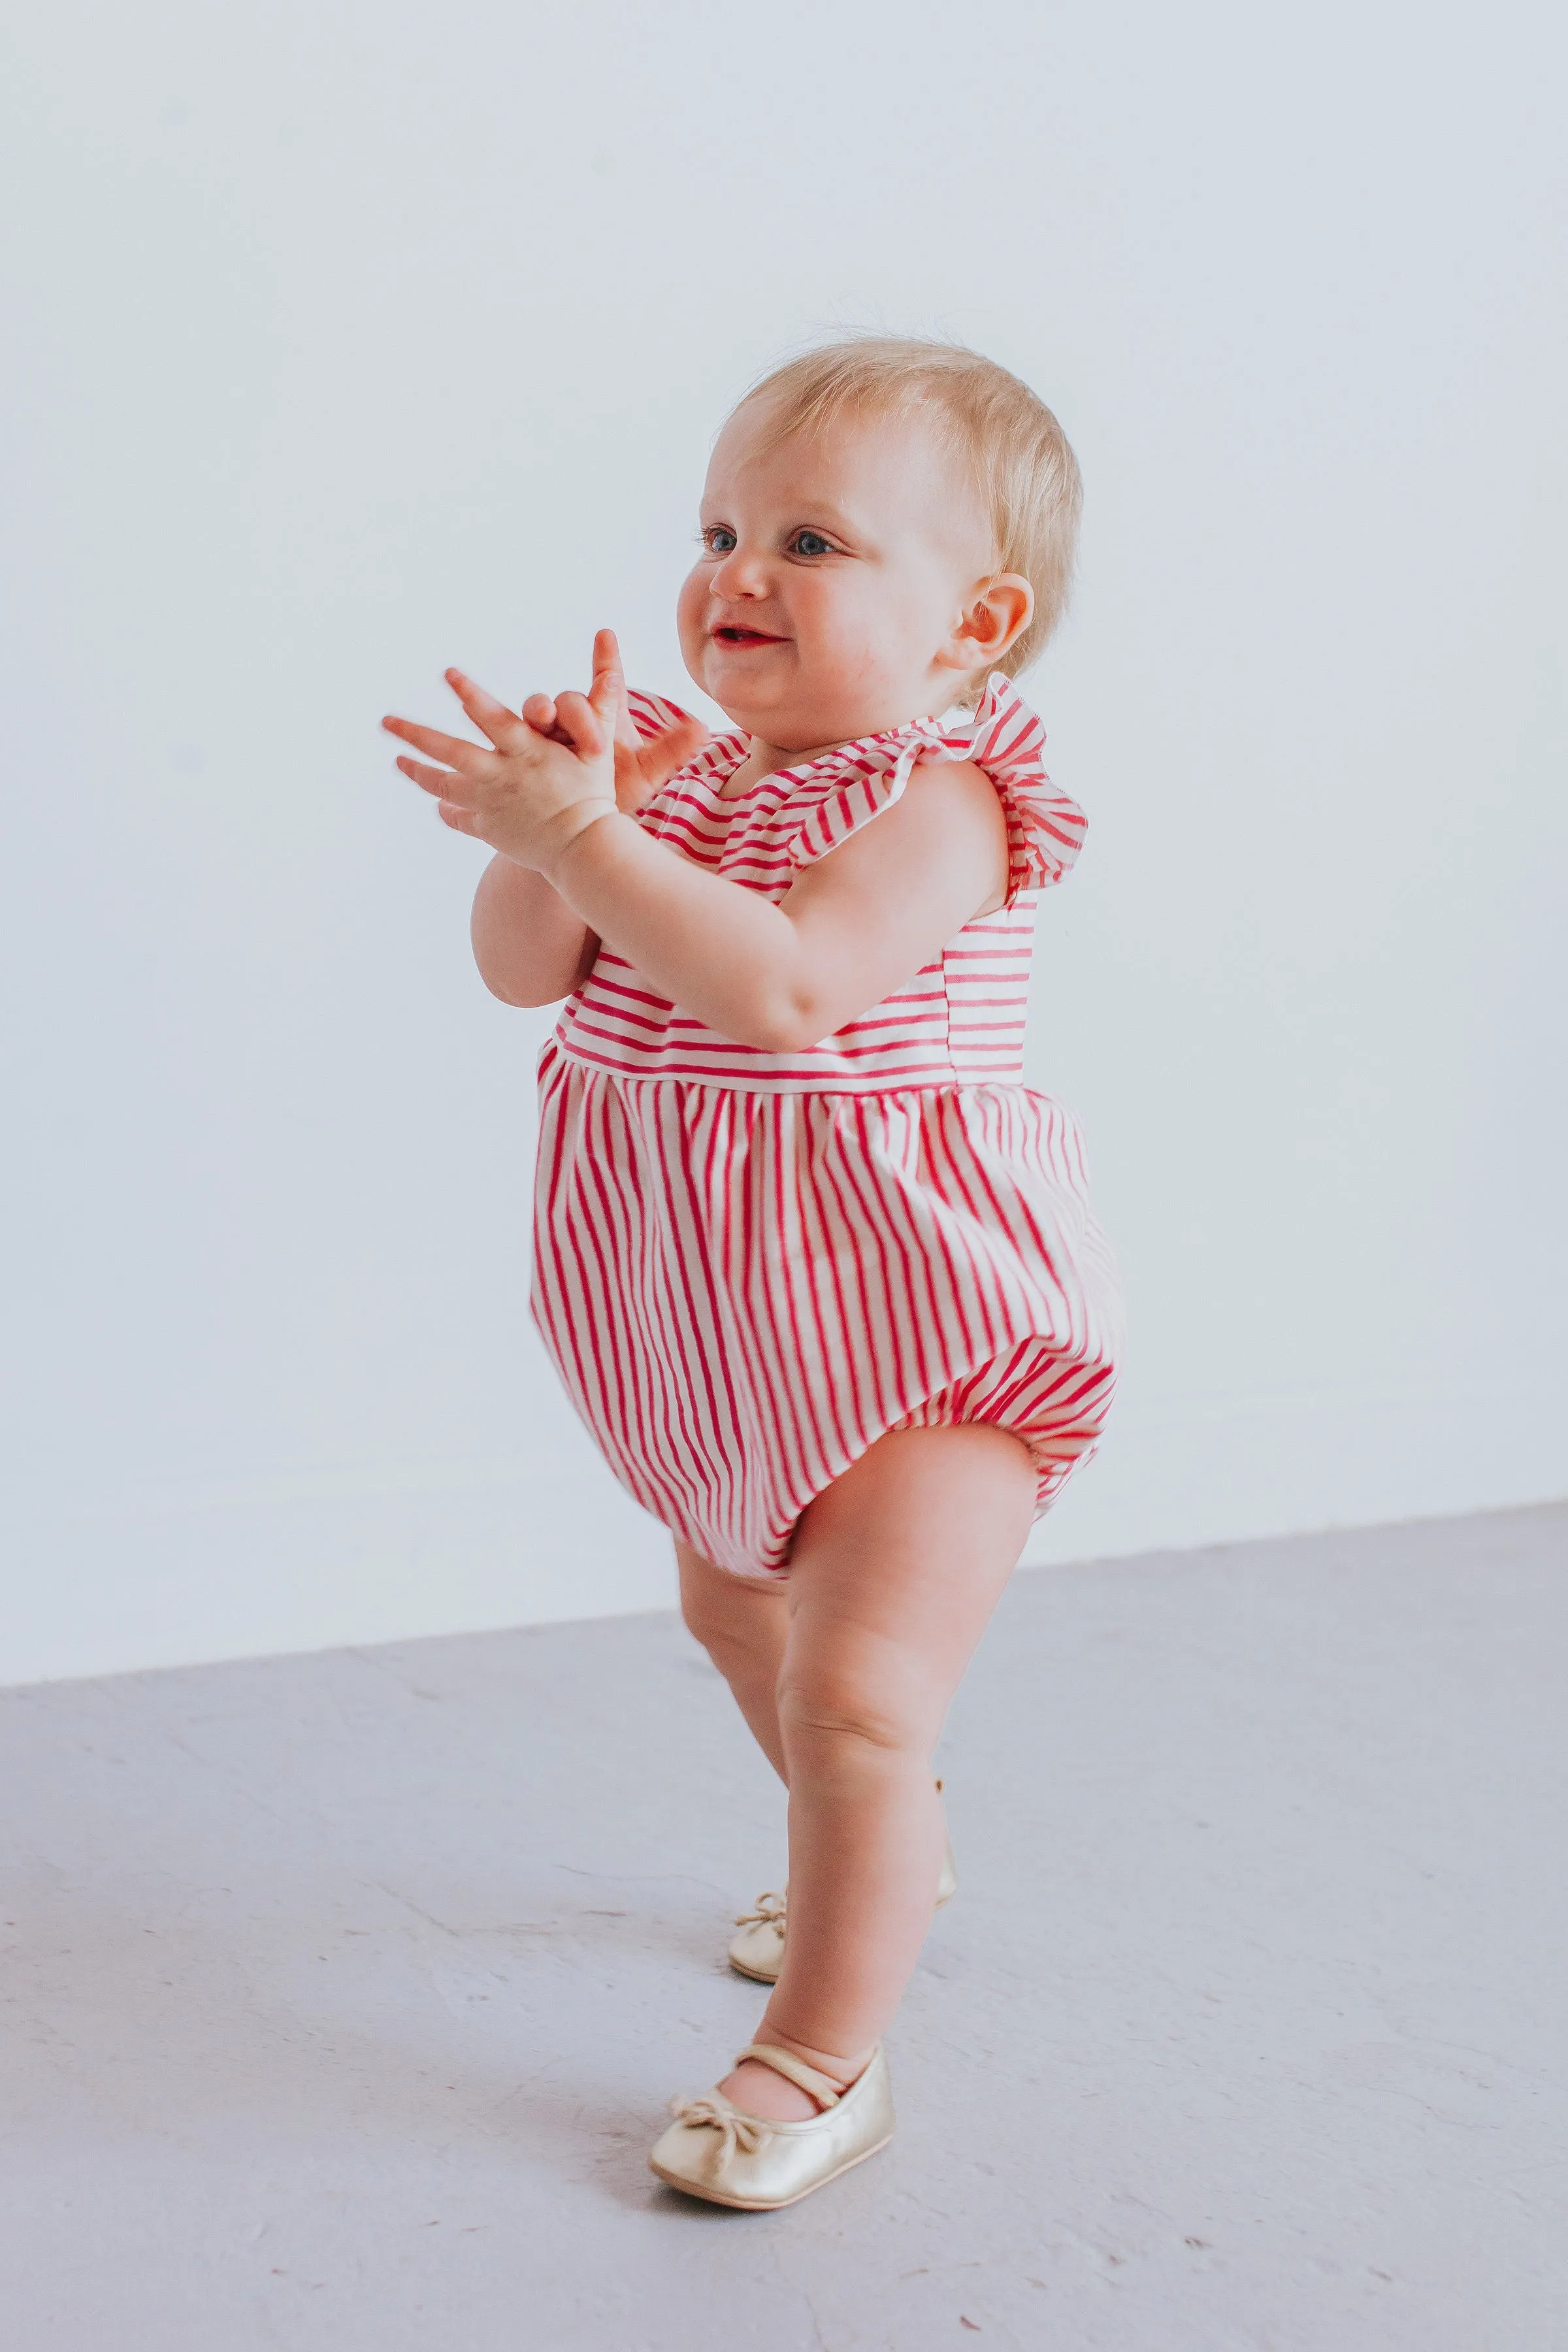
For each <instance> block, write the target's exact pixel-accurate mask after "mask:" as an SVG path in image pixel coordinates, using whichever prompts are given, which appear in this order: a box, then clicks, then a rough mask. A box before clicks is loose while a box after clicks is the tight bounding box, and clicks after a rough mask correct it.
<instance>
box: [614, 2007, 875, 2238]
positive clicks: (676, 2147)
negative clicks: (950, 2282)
mask: <svg viewBox="0 0 1568 2352" xmlns="http://www.w3.org/2000/svg"><path fill="white" fill-rule="evenodd" d="M742 2058H760V2059H761V2060H762V2062H763V2065H764V2066H771V2067H772V2068H773V2073H774V2074H782V2075H783V2076H784V2079H785V2081H786V2082H790V2083H794V2084H797V2085H798V2087H799V2088H800V2089H801V2090H803V2091H805V2092H806V2093H807V2094H808V2095H810V2096H811V2097H812V2098H814V2099H816V2100H817V2101H818V2102H819V2104H820V2105H821V2109H822V2112H821V2114H820V2115H816V2116H807V2117H806V2119H805V2122H804V2123H775V2122H774V2121H773V2119H772V2118H771V2117H766V2116H748V2115H743V2114H742V2111H741V2109H740V2108H739V2107H737V2106H733V2105H731V2102H730V2101H729V2100H728V2099H727V2098H726V2097H725V2096H724V2094H723V2093H722V2091H707V2092H705V2093H704V2094H703V2095H702V2096H701V2097H700V2098H697V2099H672V2100H671V2101H670V2103H669V2111H670V2113H671V2115H672V2116H674V2117H675V2121H674V2122H673V2123H672V2124H671V2125H670V2126H669V2129H668V2131H667V2132H666V2133H665V2135H664V2137H663V2138H662V2139H660V2140H659V2141H658V2142H657V2144H656V2145H655V2147H654V2148H653V2151H652V2153H651V2154H650V2156H649V2158H648V2162H649V2164H650V2165H651V2166H652V2167H653V2169H654V2170H655V2172H657V2173H658V2177H659V2179H661V2180H663V2181H668V2185H669V2186H670V2188H671V2189H682V2190H683V2191H684V2192H685V2194H686V2195H687V2196H688V2197H701V2198H703V2199H705V2200H707V2202H708V2203H709V2204H710V2205H732V2206H735V2207H737V2208H738V2209H739V2210H741V2211H742V2212H744V2213H773V2212H775V2211H776V2210H778V2208H779V2207H780V2206H781V2205H794V2204H795V2203H797V2202H798V2200H800V2199H801V2198H802V2197H809V2196H810V2195H811V2192H812V2190H813V2189H823V2188H826V2185H827V2183H828V2181H830V2180H837V2178H838V2176H839V2174H840V2173H841V2172H847V2171H848V2169H849V2168H850V2166H851V2165H853V2164H863V2163H864V2162H865V2160H866V2158H867V2157H868V2156H875V2155H876V2153H877V2151H878V2149H879V2148H882V2147H887V2145H888V2142H889V2140H890V2139H891V2138H892V2137H893V2130H894V2123H895V2118H894V2115H893V2098H892V2092H891V2089H890V2088H889V2082H888V2062H887V2059H886V2057H885V2056H884V2055H883V2053H882V2045H881V2043H880V2042H879V2043H878V2045H877V2047H876V2049H875V2050H874V2051H873V2052H872V2053H871V2063H870V2064H869V2065H868V2066H867V2067H866V2069H865V2070H864V2072H863V2073H861V2074H858V2075H857V2076H856V2078H855V2080H854V2082H853V2083H851V2084H850V2085H849V2088H848V2089H847V2091H841V2090H840V2089H839V2087H838V2085H837V2083H835V2082H833V2081H832V2080H831V2079H830V2078H829V2077H828V2076H827V2075H826V2074H818V2072H817V2070H816V2067H815V2066H807V2065H805V2064H804V2063H803V2062H802V2061H801V2060H800V2059H798V2058H794V2057H791V2055H790V2053H789V2052H788V2051H787V2050H775V2049H774V2048H773V2045H772V2044H771V2043H770V2042H751V2043H750V2044H749V2045H748V2046H747V2048H745V2049H744V2050H742V2053H741V2055H740V2057H739V2058H737V2059H736V2061H735V2063H736V2065H737V2066H738V2065H739V2064H740V2063H741V2060H742Z"/></svg>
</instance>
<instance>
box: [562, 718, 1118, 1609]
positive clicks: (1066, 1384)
mask: <svg viewBox="0 0 1568 2352" xmlns="http://www.w3.org/2000/svg"><path fill="white" fill-rule="evenodd" d="M632 708H633V715H634V717H635V719H636V721H637V726H638V728H639V730H641V732H642V733H643V734H644V735H645V736H646V735H651V734H654V733H657V732H658V731H659V730H660V729H661V728H663V727H665V726H668V724H669V723H670V722H671V720H672V719H675V718H676V717H678V716H679V713H678V711H677V710H676V708H675V706H674V705H672V704H670V703H668V702H663V701H660V700H658V698H654V697H652V696H646V695H638V696H634V697H633V698H632ZM1044 741H1045V734H1044V730H1043V729H1042V727H1041V725H1040V722H1039V719H1037V717H1036V715H1035V713H1034V712H1033V711H1032V710H1030V709H1029V708H1028V707H1027V705H1026V703H1024V702H1023V701H1022V700H1021V699H1020V698H1019V696H1018V694H1017V692H1016V688H1014V687H1013V685H1012V683H1011V681H1010V680H1009V679H1008V678H1006V677H1004V676H1003V675H1002V674H1001V673H1000V672H997V673H995V674H994V676H993V677H992V678H991V679H990V681H989V683H988V685H987V687H986V689H985V692H984V698H983V699H982V701H981V703H980V707H979V709H978V710H977V711H976V712H974V713H973V714H969V713H959V714H950V715H949V716H948V717H947V718H946V719H916V720H914V721H912V722H911V723H910V725H908V726H904V727H899V728H894V729H892V730H889V732H888V733H886V734H882V735H875V736H870V737H868V738H867V739H866V740H864V741H862V742H858V743H851V744H847V745H844V746H841V747H840V748H839V749H838V750H837V751H830V752H827V753H826V754H825V755H824V756H823V757H822V758H820V759H817V760H813V761H808V762H807V763H805V765H803V766H801V767H798V768H789V769H784V770H781V771H779V772H777V773H775V774H773V775H771V776H765V777H763V779H762V781H761V782H758V783H756V784H753V785H752V786H751V787H750V788H749V789H748V790H747V791H745V792H743V793H741V794H739V795H738V796H737V797H735V798H734V799H729V800H727V799H725V798H723V797H722V795H721V786H722V785H723V784H724V782H725V781H726V779H727V778H729V777H730V776H731V775H733V773H734V772H735V770H736V769H737V768H738V767H739V766H740V765H741V762H742V761H743V760H744V759H745V757H746V756H747V753H748V752H749V751H750V748H751V746H750V740H749V738H748V737H746V736H744V735H740V734H733V735H725V736H721V737H718V738H716V739H715V740H712V741H710V742H709V743H708V744H706V745H705V746H704V747H703V749H702V750H701V751H700V752H699V753H698V755H697V757H696V758H695V759H694V760H692V761H690V763H689V765H688V766H687V767H685V768H684V769H682V771H681V772H680V773H679V775H678V776H675V777H673V778H671V780H670V781H669V782H668V783H666V784H665V785H664V786H663V787H662V788H661V789H660V791H658V793H656V794H655V795H654V796H653V798H652V799H651V800H649V801H648V802H647V803H646V805H645V806H644V807H643V808H642V809H641V810H640V811H639V812H638V821H639V823H641V824H643V825H645V826H646V827H647V830H648V831H649V832H650V833H652V834H654V835H656V836H657V837H658V838H659V839H660V840H663V841H666V842H668V843H669V844H670V845H671V846H672V847H674V848H676V849H679V851H680V852H681V853H682V855H684V856H687V857H689V858H691V859H692V860H693V861H694V862H695V863H696V864H698V865H700V866H706V867H708V868H709V869H710V871H711V872H713V873H717V874H721V875H723V876H724V877H725V878H726V879H727V880H729V881H731V882H737V883H739V884H741V885H742V887H744V888H746V889H749V890H757V891H760V892H761V893H762V894H763V896H764V897H766V898H771V899H774V900H777V899H779V898H783V897H784V893H785V892H786V891H787V889H788V888H789V886H790V884H791V882H792V880H793V879H794V877H795V875H796V874H797V873H798V872H799V871H800V869H801V868H802V867H803V866H809V865H811V864H812V863H813V862H814V861H815V860H816V858H819V857H823V856H826V855H827V853H828V852H829V851H830V850H831V849H833V848H834V847H836V846H837V844H838V843H839V842H841V841H844V840H846V839H847V836H848V835H850V834H852V833H855V832H857V831H858V829H859V827H860V826H862V825H865V824H870V823H871V822H872V820H873V819H874V818H875V817H876V816H877V815H878V814H879V811H881V810H882V809H885V808H887V807H889V805H890V803H892V802H894V801H896V800H897V799H898V797H899V795H900V793H901V792H902V791H903V789H904V785H905V782H906V781H907V779H908V777H909V774H910V769H911V768H912V767H913V766H914V764H915V762H916V761H920V760H973V761H975V762H976V764H977V765H978V766H979V767H980V768H981V769H982V770H983V771H984V773H985V774H986V775H987V776H989V777H990V779H991V781H992V782H993V783H994V785H995V787H996V790H997V792H998V793H999V794H1000V795H1001V798H1002V802H1003V806H1004V809H1005V814H1006V819H1007V840H1008V866H1009V874H1008V885H1007V903H1006V905H1005V907H1004V908H1001V909H999V910H998V911H997V912H996V913H994V914H990V915H984V916H981V917H980V918H978V919H976V920H975V921H973V922H971V923H967V924H965V925H964V927H963V929H962V930H961V931H959V932H958V933H957V934H956V935H955V937H954V938H953V939H952V940H950V941H949V942H948V944H947V946H946V947H945V948H944V949H943V950H942V953H941V954H940V955H939V956H937V957H936V958H934V959H933V961H931V962H930V963H928V964H927V965H926V966H925V968H924V969H923V971H919V972H917V973H916V974H915V976H914V978H913V979H912V980H910V982H908V984H907V985H906V986H904V987H903V988H900V989H899V990H897V991H896V992H895V993H894V994H893V995H891V996H889V997H887V998H885V999H884V1000H883V1002H882V1003H880V1004H878V1005H875V1006H873V1007H872V1009H871V1010H870V1011H869V1012H867V1013H861V1014H860V1015H859V1017H858V1019H856V1020H854V1021H851V1022H849V1023H847V1024H846V1026H845V1027H844V1028H842V1029H840V1030H838V1031H837V1032H836V1033H835V1034H834V1035H832V1036H830V1037H825V1038H824V1039H823V1040H822V1041H821V1043H820V1044H818V1045H812V1046H809V1047H807V1048H805V1050H804V1051H802V1052H800V1053H795V1054H773V1053H767V1052H764V1051H763V1050H761V1049H760V1048H758V1047H756V1046H752V1045H737V1044H736V1043H735V1042H734V1041H733V1040H732V1039H731V1038H728V1037H723V1036H721V1035H720V1034H718V1032H717V1031H715V1030H712V1029H710V1028H708V1027H707V1026H706V1025H705V1024H704V1023H702V1022H700V1021H698V1020H694V1019H693V1018H692V1017H691V1015H690V1014H689V1013H683V1012H681V1011H680V1010H679V1007H678V1006H676V1005H674V1004H672V1003H669V1001H668V999H667V998H665V997H663V996H661V995H660V994H659V993H658V991H657V990H656V989H654V988H651V987H650V986H649V985H648V983H647V981H646V980H645V979H644V978H643V977H642V975H641V974H640V973H639V972H637V971H635V970H634V969H633V967H632V966H631V965H630V964H629V963H627V962H626V960H625V958H624V957H622V956H619V955H617V954H616V952H615V951H614V950H613V949H611V948H609V947H607V946H605V947H601V949H600V950H599V953H598V956H597V958H596V960H595V964H594V968H593V970H592V971H591V972H590V973H589V975H588V978H587V979H586V981H584V982H583V984H582V986H581V987H580V988H578V990H577V991H576V992H575V993H574V995H573V996H571V997H569V998H568V1000H567V1002H566V1004H565V1006H564V1008H563V1012H562V1014H561V1018H560V1021H559V1023H558V1024H557V1026H556V1028H555V1031H554V1034H553V1035H552V1037H550V1039H549V1040H548V1041H547V1042H546V1044H545V1046H544V1048H543V1051H542V1054H541V1055H540V1057H539V1081H540V1141H539V1162H538V1173H537V1178H536V1186H535V1202H534V1254H533V1285H532V1301H531V1304H532V1313H533V1318H534V1320H535V1322H536V1323H537V1325H538V1327H539V1329H540V1331H541V1333H542V1337H543V1339H544V1343H545V1346H546V1347H547V1349H549V1351H550V1354H551V1356H552V1358H553V1360H554V1362H555V1365H556V1368H557V1370H559V1372H560V1374H561V1377H562V1380H563V1381H564V1383H565V1385H566V1389H567V1391H568V1393H569V1394H570V1396H571V1398H572V1401H573V1402H574V1405H575V1406H576V1408H577V1411H578V1412H579V1413H580V1414H581V1415H582V1417H583V1419H584V1422H585V1423H586V1424H587V1427H588V1429H589V1431H590V1433H591V1434H592V1435H593V1437H594V1439H595V1443H596V1444H597V1445H598V1446H599V1448H600V1450H601V1452H602V1453H603V1454H604V1455H605V1460H606V1461H607V1462H608V1463H609V1465H610V1467H611V1469H612V1470H613V1471H614V1472H615V1474H616V1477H617V1478H618V1479H619V1480H620V1481H621V1483H622V1485H623V1486H625V1487H626V1489H627V1490H628V1492H629V1493H630V1494H631V1495H633V1496H635V1498H636V1499H637V1502H638V1503H640V1504H641V1505H642V1507H643V1508H644V1509H645V1510H647V1511H649V1512H651V1513H652V1514H653V1516H654V1517H656V1518H658V1519H659V1520H662V1522H663V1523H664V1525H665V1526H666V1527H667V1528H670V1529H671V1530H672V1531H673V1532H674V1533H675V1534H676V1535H678V1536H679V1537H681V1538H684V1540H685V1541H686V1542H687V1543H689V1544H690V1545H692V1546H693V1547H694V1548H695V1549H697V1550H698V1551H699V1552H700V1553H702V1554H703V1555H704V1557H705V1558H706V1559H710V1560H711V1561H713V1562H714V1563H715V1564H716V1565H717V1566H718V1567H721V1568H724V1569H729V1570H733V1571H734V1572H735V1573H736V1574H738V1575H742V1576H756V1577H778V1576H782V1575H784V1574H786V1573H787V1563H788V1559H789V1549H790V1543H791V1539H792V1538H793V1535H794V1531H795V1524H796V1521H797V1520H798V1519H799V1517H800V1515H801V1513H802V1511H803V1510H804V1509H805V1507H806V1505H807V1504H808V1503H809V1502H810V1501H811V1500H812V1498H813V1496H816V1495H818V1494H820V1493H821V1492H822V1490H823V1488H824V1487H826V1486H829V1485H830V1484H831V1483H832V1481H833V1480H834V1479H835V1478H837V1477H838V1476H839V1475H841V1474H842V1473H843V1472H844V1471H845V1470H847V1468H848V1467H849V1465H850V1464H851V1463H852V1462H854V1461H856V1460H857V1459H858V1456H859V1455H860V1454H863V1453H865V1451H866V1449H867V1448H868V1446H869V1445H870V1444H872V1443H873V1442H874V1441H875V1439H877V1438H878V1437H879V1436H880V1435H881V1434H882V1433H883V1432H884V1431H886V1430H889V1429H907V1428H911V1427H917V1426H920V1425H922V1424H927V1423H937V1422H957V1421H984V1422H994V1423H999V1424H1000V1425H1001V1426H1002V1427H1003V1428H1005V1429H1009V1430H1012V1431H1014V1432H1015V1433H1016V1434H1017V1435H1018V1436H1019V1437H1020V1438H1021V1439H1022V1440H1023V1441H1024V1443H1025V1444H1026V1445H1027V1447H1028V1449H1029V1452H1030V1454H1031V1455H1032V1457H1033V1459H1034V1462H1035V1465H1036V1467H1037V1474H1038V1486H1037V1501H1036V1516H1037V1517H1038V1516H1039V1514H1040V1512H1042V1511H1044V1510H1045V1509H1046V1507H1047V1505H1048V1504H1049V1503H1050V1502H1051V1500H1052V1499H1053V1497H1054V1496H1056V1494H1057V1493H1058V1490H1059V1489H1060V1487H1061V1486H1062V1484H1063V1482H1064V1481H1065V1480H1066V1478H1067V1477H1068V1474H1069V1473H1070V1471H1071V1470H1072V1468H1073V1466H1074V1465H1075V1464H1076V1463H1079V1462H1081V1461H1082V1460H1084V1459H1085V1457H1086V1456H1087V1455H1088V1454H1090V1453H1091V1452H1092V1451H1093V1449H1094V1445H1095V1443H1096V1440H1097V1438H1098V1435H1099V1433H1100V1426H1101V1423H1103V1421H1104V1418H1105V1414H1106V1411H1107V1408H1108V1406H1109V1404H1110V1391H1111V1388H1112V1384H1113V1381H1114V1378H1115V1359H1116V1351H1117V1345H1118V1339H1119V1332H1120V1301H1119V1294H1118V1290H1117V1284H1116V1275H1115V1269H1114V1266H1113V1264H1112V1261H1111V1257H1110V1251H1109V1249H1108V1247H1107V1245H1106V1243H1105V1241H1104V1238H1103V1236H1102V1234H1100V1229H1099V1227H1098V1225H1097V1224H1096V1223H1095V1221H1094V1218H1093V1216H1092V1214H1091V1213H1090V1211H1089V1202H1088V1197H1087V1188H1086V1178H1085V1171H1084V1161H1083V1146H1082V1140H1081V1138H1080V1136H1079V1129H1078V1127H1077V1124H1076V1122H1075V1121H1074V1119H1073V1118H1072V1117H1071V1115H1070V1114H1069V1113H1068V1111H1066V1110H1064V1109H1063V1108H1062V1107H1061V1106H1060V1105H1059V1104H1058V1103H1056V1102H1053V1101H1052V1100H1051V1099H1050V1097H1048V1096H1046V1095H1043V1094H1039V1093H1037V1092H1036V1091H1035V1090H1034V1089H1033V1088H1032V1087H1026V1086H1025V1085H1024V1084H1023V1083H1022V1076H1021V1072H1022V1061H1021V1052H1022V1045H1023V1032H1024V1015H1025V1007H1026V994H1027V989H1028V976H1029V954H1030V947H1031V942H1032V935H1033V930H1034V920H1035V912H1036V908H1037V903H1038V897H1039V892H1040V890H1041V889H1042V888H1043V887H1045V886H1046V885H1047V884H1048V883H1052V882H1056V881H1058V880H1059V879H1060V877H1061V876H1062V875H1063V874H1064V873H1065V872H1066V871H1067V869H1068V866H1070V865H1071V864H1072V862H1073V859H1074V858H1075V857H1076V856H1077V855H1078V851H1079V845H1080V844H1081V841H1082V838H1083V832H1084V819H1083V815H1082V813H1081V811H1079V809H1078V808H1077V807H1076V806H1075V805H1074V803H1072V802H1071V801H1069V800H1068V799H1066V798H1065V797H1064V796H1063V795H1062V794H1061V793H1058V792H1057V791H1056V790H1055V789H1054V788H1053V786H1052V785H1051V783H1050V782H1049V780H1048V779H1047V775H1046V772H1045V770H1044V768H1043V766H1042V765H1041V758H1040V755H1041V751H1042V747H1043V745H1044Z"/></svg>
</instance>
